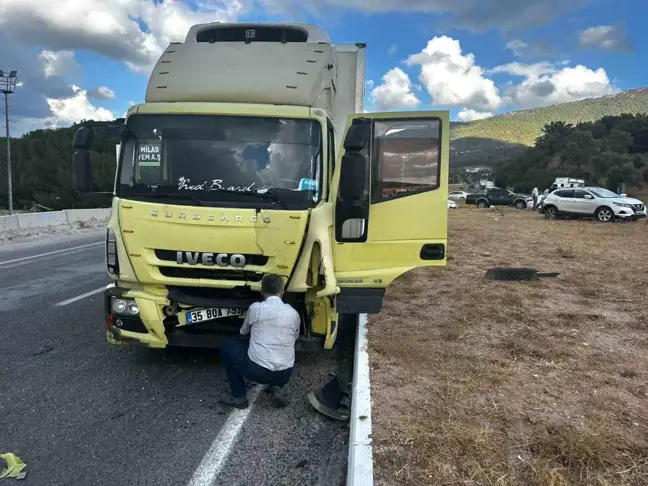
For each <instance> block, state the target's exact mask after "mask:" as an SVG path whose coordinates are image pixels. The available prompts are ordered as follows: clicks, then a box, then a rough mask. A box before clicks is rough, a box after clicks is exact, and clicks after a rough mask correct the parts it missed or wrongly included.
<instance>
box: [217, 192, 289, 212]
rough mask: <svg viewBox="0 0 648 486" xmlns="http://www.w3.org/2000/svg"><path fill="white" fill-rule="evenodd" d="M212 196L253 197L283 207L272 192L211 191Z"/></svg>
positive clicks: (279, 199)
mask: <svg viewBox="0 0 648 486" xmlns="http://www.w3.org/2000/svg"><path fill="white" fill-rule="evenodd" d="M211 193H212V194H237V195H244V196H254V197H256V198H258V199H265V200H266V201H272V202H276V203H278V204H279V206H281V207H282V208H283V207H284V202H283V201H282V200H281V198H279V197H278V196H277V195H276V194H275V193H274V192H272V191H271V190H268V191H266V192H252V191H231V190H228V189H219V190H218V191H212V192H211Z"/></svg>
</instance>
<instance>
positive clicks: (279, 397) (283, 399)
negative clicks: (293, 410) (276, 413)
mask: <svg viewBox="0 0 648 486" xmlns="http://www.w3.org/2000/svg"><path fill="white" fill-rule="evenodd" d="M270 395H272V399H273V400H274V402H275V405H276V406H277V407H285V406H286V405H288V404H289V403H290V398H289V397H288V395H287V394H286V392H285V391H284V390H283V389H282V388H281V387H278V386H271V387H270Z"/></svg>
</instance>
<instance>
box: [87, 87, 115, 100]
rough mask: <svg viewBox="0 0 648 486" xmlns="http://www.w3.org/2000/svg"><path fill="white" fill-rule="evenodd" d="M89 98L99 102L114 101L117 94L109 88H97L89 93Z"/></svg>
mask: <svg viewBox="0 0 648 486" xmlns="http://www.w3.org/2000/svg"><path fill="white" fill-rule="evenodd" d="M88 97H90V98H95V99H97V100H114V99H115V92H114V91H113V90H112V89H110V88H109V87H108V86H97V87H96V88H95V89H91V90H90V91H88Z"/></svg>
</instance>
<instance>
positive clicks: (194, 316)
mask: <svg viewBox="0 0 648 486" xmlns="http://www.w3.org/2000/svg"><path fill="white" fill-rule="evenodd" d="M242 315H243V309H222V308H214V309H202V310H197V311H192V312H187V313H186V314H185V317H186V318H187V324H198V323H199V322H206V321H213V320H214V319H222V318H223V317H232V316H242Z"/></svg>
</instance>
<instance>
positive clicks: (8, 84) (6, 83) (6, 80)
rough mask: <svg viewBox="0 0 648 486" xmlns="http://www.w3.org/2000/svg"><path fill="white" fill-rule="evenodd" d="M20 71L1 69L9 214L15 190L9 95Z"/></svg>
mask: <svg viewBox="0 0 648 486" xmlns="http://www.w3.org/2000/svg"><path fill="white" fill-rule="evenodd" d="M17 77H18V71H9V73H8V74H5V72H4V71H2V70H0V92H1V93H2V94H3V95H4V102H5V123H6V127H5V128H6V134H7V184H8V191H9V214H13V192H12V189H11V141H10V140H9V95H10V94H12V93H13V92H14V91H16V80H17Z"/></svg>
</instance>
